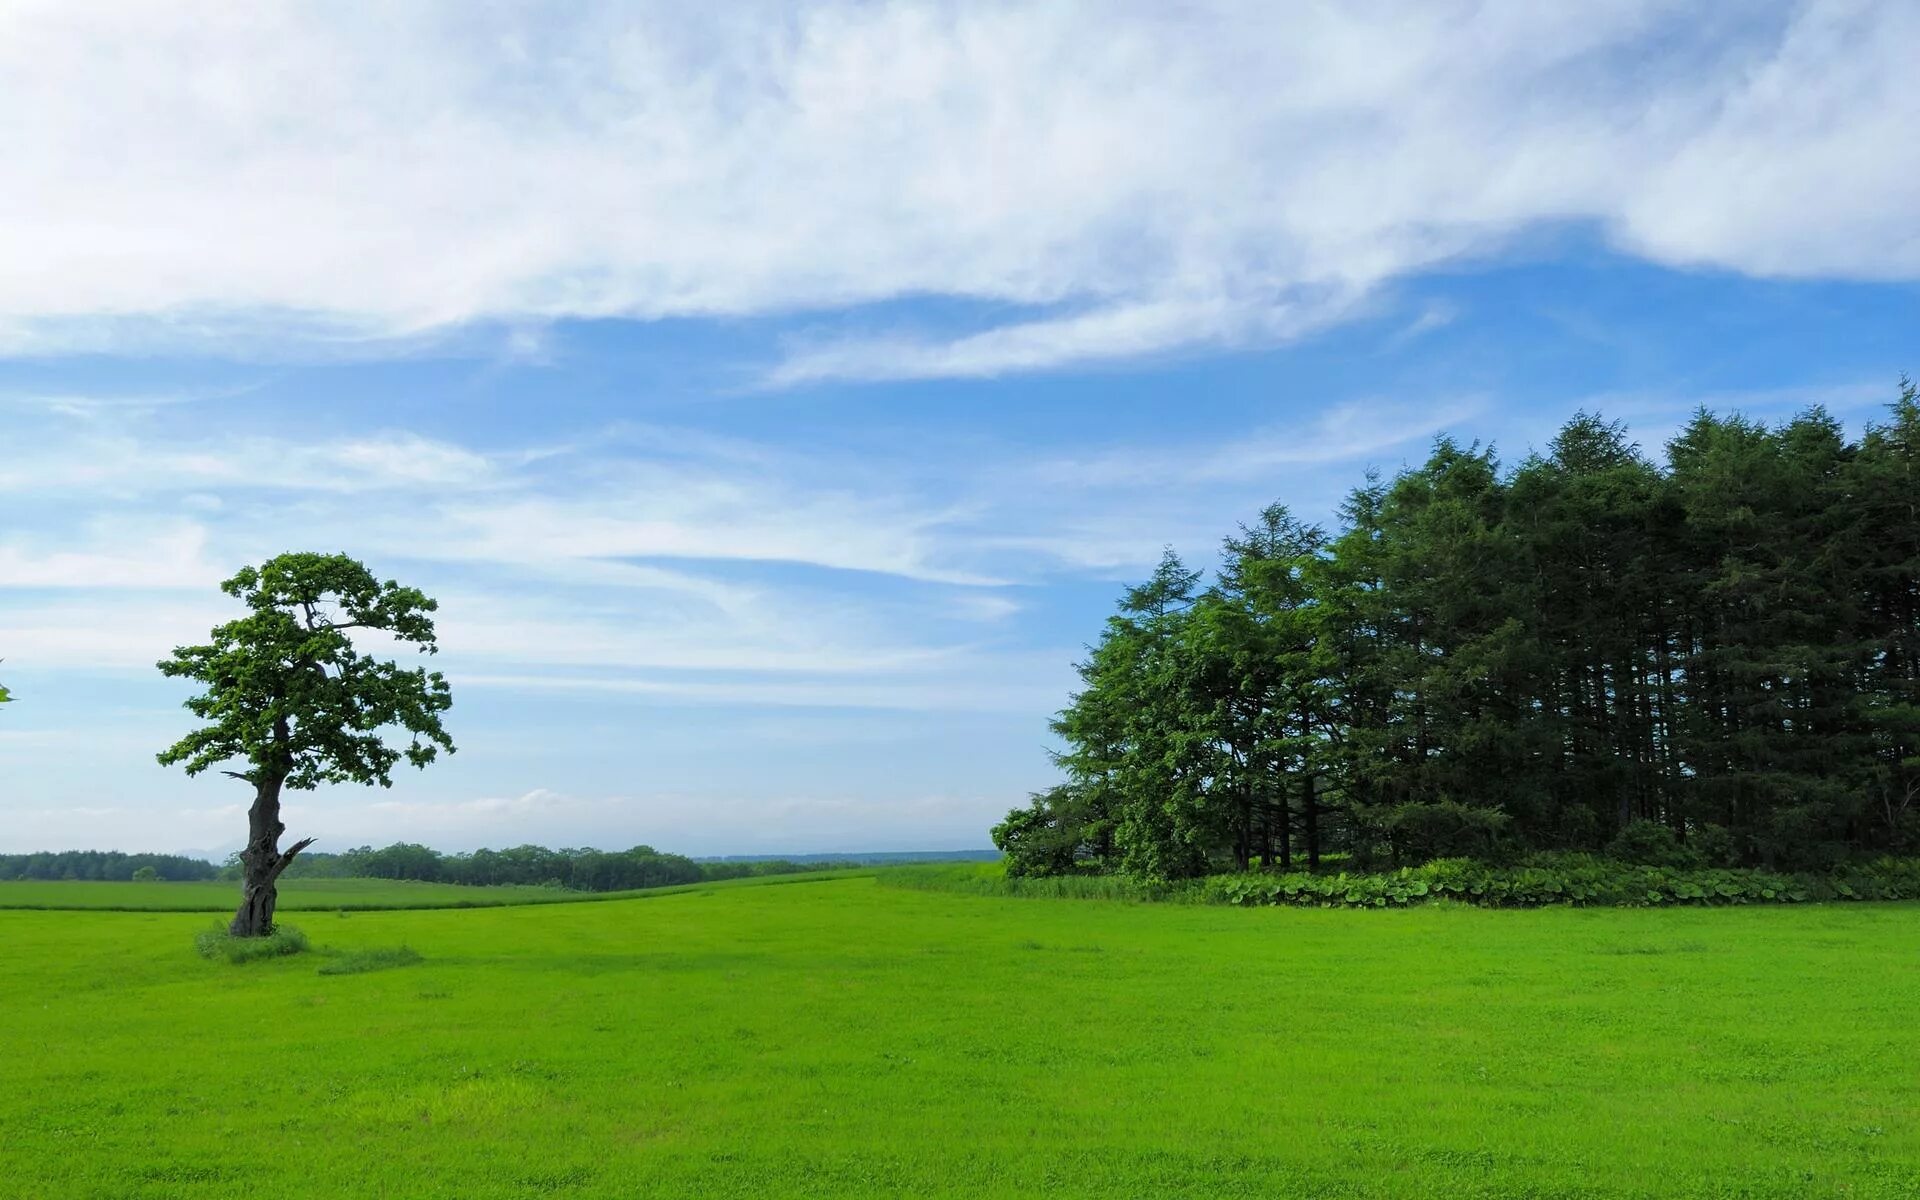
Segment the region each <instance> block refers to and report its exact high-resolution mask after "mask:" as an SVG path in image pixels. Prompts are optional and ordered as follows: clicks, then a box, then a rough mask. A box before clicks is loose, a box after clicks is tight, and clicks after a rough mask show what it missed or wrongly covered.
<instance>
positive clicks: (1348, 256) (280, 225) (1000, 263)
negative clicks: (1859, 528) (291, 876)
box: [0, 0, 1920, 385]
mask: <svg viewBox="0 0 1920 1200" xmlns="http://www.w3.org/2000/svg"><path fill="white" fill-rule="evenodd" d="M1916 41H1920V9H1916V8H1915V7H1914V6H1913V5H1912V4H1909V3H1902V2H1900V0H1879V2H1874V0H1811V2H1809V3H1806V4H1802V5H1796V6H1792V7H1790V8H1788V7H1771V6H1769V7H1765V8H1764V9H1760V10H1755V9H1751V8H1727V7H1724V6H1721V7H1715V6H1706V5H1700V4H1697V3H1684V2H1681V0H1601V2H1598V3H1589V4H1583V5H1579V6H1576V7H1574V8H1572V9H1568V8H1566V7H1565V6H1555V7H1553V8H1552V9H1551V10H1549V9H1548V8H1546V7H1543V6H1540V5H1537V4H1532V3H1519V2H1507V0H1501V2H1497V3H1484V4H1465V3H1457V4H1456V3H1444V4H1432V3H1414V2H1411V0H1409V2H1407V3H1390V4H1385V5H1369V6H1361V7H1355V6H1318V7H1303V6H1281V7H1273V6H1260V5H1241V4H1232V3H1224V2H1219V3H1214V2H1209V3H1203V4H1198V5H1180V6H1165V5H1151V4H1122V5H1119V6H1115V5H1112V4H1091V3H1085V4H1082V3H1065V4H1053V5H1044V6H1026V7H1019V6H1004V5H997V4H952V3H947V2H945V0H908V2H903V3H898V4H889V5H877V6H876V5H868V4H858V3H852V2H842V0H815V2H812V3H808V4H805V5H802V6H800V7H798V8H793V7H791V6H787V5H773V4H771V3H744V4H733V5H724V6H705V7H702V6H689V5H672V4H665V3H659V4H643V5H639V6H633V5H580V6H571V7H568V8H565V9H556V8H553V7H552V6H541V5H533V6H505V7H498V6H495V7H488V8H485V9H476V8H475V7H474V6H472V5H469V4H463V3H455V2H452V0H446V2H443V3H428V4H421V5H412V6H409V7H408V8H407V9H406V10H405V11H404V12H393V11H389V10H383V11H381V12H380V13H379V14H377V15H376V14H375V13H373V12H372V11H370V10H366V9H361V8H356V7H353V6H346V7H342V6H332V7H313V6H301V5H292V4H275V3H266V4H257V5H251V6H249V8H248V14H247V18H246V19H245V20H235V19H233V16H232V13H231V10H230V9H229V8H227V7H225V6H221V5H214V4H207V3H184V4H173V5H167V6H154V7H146V8H136V9H131V10H128V9H120V8H116V9H112V10H107V9H102V8H100V7H98V6H90V5H60V4H46V3H27V4H15V5H11V6H9V7H8V8H7V10H6V11H5V13H4V14H0V77H4V78H5V79H6V80H7V87H6V88H5V89H4V94H0V123H4V124H5V125H6V126H7V127H8V128H10V129H12V130H14V132H15V134H16V135H17V136H15V137H13V138H11V139H10V141H9V144H8V153H7V155H6V156H5V157H4V160H0V259H3V260H4V261H5V262H6V263H7V270H6V271H5V272H4V273H0V353H11V354H17V355H18V354H50V353H62V352H68V351H72V350H76V349H109V350H133V351H148V350H178V349H180V348H183V347H185V348H190V349H199V350H203V351H213V352H217V353H221V354H225V355H229V356H238V357H247V356H253V355H260V354H268V355H273V354H278V355H286V354H306V355H308V356H314V357H337V356H340V355H365V354H381V353H392V352H395V351H396V350H402V351H403V350H405V349H407V348H409V347H417V346H419V345H421V344H423V343H428V342H431V341H433V340H434V339H437V338H445V337H447V336H450V335H457V331H460V330H463V329H471V328H472V327H473V326H474V325H475V323H487V324H491V325H493V326H495V327H497V328H499V329H504V330H505V331H506V332H505V333H504V334H503V335H501V339H502V340H501V345H502V346H503V347H504V349H503V350H502V351H501V352H502V353H503V354H505V355H507V356H509V357H514V358H518V359H520V360H529V359H530V360H536V361H537V360H539V359H540V358H541V357H542V356H544V355H545V354H546V353H547V348H546V347H545V345H544V343H542V341H541V340H540V337H539V334H538V330H539V329H540V328H541V327H542V324H543V323H544V322H546V321H549V320H552V319H556V318H566V317H605V316H622V317H635V318H641V319H652V318H661V317H688V316H691V317H703V316H739V315H759V314H791V313H795V312H818V313H832V312H839V311H842V310H848V309H851V308H853V307H856V306H860V305H869V304H874V303H876V302H884V301H889V300H896V299H901V298H910V297H920V296H943V297H955V298H961V299H965V300H970V301H979V302H983V303H984V304H985V305H987V306H989V307H991V306H1005V307H1007V308H1008V309H1009V310H1010V311H1018V312H1020V313H1021V314H1023V315H1021V316H1018V317H1015V318H1010V319H1009V320H1007V321H1004V322H1001V323H989V324H987V325H985V326H980V325H975V326H973V327H971V328H965V329H955V328H953V327H951V326H949V325H943V324H939V323H933V324H929V325H927V326H926V327H924V328H919V329H915V330H911V331H908V332H906V333H893V334H889V335H886V336H877V335H873V334H862V333H860V332H859V331H857V330H856V331H854V332H851V333H848V334H845V335H843V336H842V337H840V338H839V340H829V341H819V340H814V341H808V342H804V343H797V344H795V345H794V346H793V347H791V349H790V352H789V353H788V354H787V355H786V356H785V357H784V358H783V359H782V360H781V361H779V362H776V363H774V364H773V365H772V366H771V367H770V368H769V370H768V374H767V379H768V380H769V381H771V382H773V383H775V384H782V385H793V384H800V383H807V382H812V381H820V380H829V379H854V380H878V379H900V378H919V377H930V376H988V375H998V374H1006V373H1011V372H1018V371H1029V370H1036V369H1043V368H1048V367H1056V366H1060V365H1063V364H1071V363H1084V362H1092V361H1101V360H1111V359H1118V358H1126V357H1132V356H1137V355H1141V354H1161V353H1167V352H1175V351H1181V350H1186V349H1193V348H1205V347H1218V346H1233V345H1248V344H1265V343H1270V342H1273V341H1276V340H1281V339H1285V338H1289V337H1293V336H1296V335H1298V334H1299V333H1301V332H1302V331H1305V330H1310V329H1314V328H1317V327H1319V326H1321V325H1323V324H1325V323H1326V322H1328V321H1333V320H1338V319H1340V318H1341V317H1342V316H1343V315H1346V314H1348V313H1350V312H1351V311H1352V310H1353V306H1354V305H1355V304H1356V303H1357V302H1359V301H1360V300H1362V299H1364V298H1365V297H1367V296H1368V295H1370V294H1372V293H1374V292H1375V291H1377V289H1379V288H1380V287H1381V285H1383V284H1386V283H1389V282H1391V281H1393V280H1396V279H1399V278H1404V277H1406V276H1407V275H1409V274H1411V273H1415V272H1418V271H1421V270H1423V269H1425V268H1427V267H1430V266H1432V265H1433V264H1436V263H1440V262H1443V261H1447V260H1450V259H1455V258H1458V257H1460V256H1463V255H1479V254H1488V253H1496V252H1498V251H1499V250H1500V249H1501V248H1502V247H1503V246H1505V245H1506V244H1507V243H1508V242H1509V241H1510V240H1511V239H1512V238H1514V237H1515V236H1517V235H1522V234H1525V233H1526V232H1527V231H1528V230H1530V229H1532V228H1535V227H1537V226H1540V225H1542V224H1561V223H1566V222H1577V223H1583V224H1586V225H1588V226H1591V227H1592V228H1595V229H1597V230H1598V231H1600V232H1601V234H1602V235H1603V236H1605V237H1606V238H1608V239H1609V240H1610V241H1611V242H1612V243H1613V244H1615V245H1616V246H1619V247H1622V248H1624V249H1626V250H1628V251H1630V252H1633V253H1637V254H1641V255H1644V256H1646V257H1649V258H1651V259H1654V260H1656V261H1659V262H1664V263H1682V264H1699V265H1707V266H1713V267H1717V268H1725V269H1729V270H1733V271H1741V272H1749V273H1755V274H1765V275H1785V276H1837V277H1847V278H1870V279H1911V278H1914V277H1915V276H1916V275H1920V218H1916V216H1915V214H1916V212H1920V193H1916V186H1917V185H1916V182H1915V181H1916V180H1920V139H1915V138H1913V137H1912V136H1910V134H1911V130H1912V129H1913V128H1915V127H1916V126H1920V91H1917V90H1916V89H1914V88H1913V87H1911V86H1910V85H1909V84H1908V83H1907V78H1908V75H1909V72H1908V71H1907V70H1906V63H1905V57H1904V56H1905V54H1906V48H1907V47H1910V46H1911V45H1913V44H1914V43H1915V42H1916ZM103 64H111V65H110V68H103ZM75 79H87V80H89V81H90V82H89V85H88V86H87V87H85V88H75V87H74V86H73V81H74V80H75ZM209 197H217V198H218V202H209ZM1036 314H1037V315H1036Z"/></svg>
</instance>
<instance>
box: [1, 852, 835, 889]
mask: <svg viewBox="0 0 1920 1200" xmlns="http://www.w3.org/2000/svg"><path fill="white" fill-rule="evenodd" d="M833 865H835V864H833V863H824V862H823V863H811V862H794V861H791V860H788V859H754V860H751V861H735V862H699V861H697V860H695V859H691V858H688V857H686V856H685V855H680V854H669V853H665V852H663V851H659V850H655V849H654V848H653V847H652V846H635V847H633V848H632V849H631V850H618V851H609V850H594V849H591V848H579V849H575V848H568V849H561V850H549V849H547V848H546V847H545V846H513V847H509V848H507V849H505V850H475V851H473V852H471V853H464V854H443V853H441V852H440V851H438V850H434V849H432V848H430V847H427V846H422V845H418V844H415V843H413V842H395V843H394V844H393V845H391V846H383V847H380V848H379V849H375V848H374V847H372V846H356V847H354V848H353V849H351V850H344V851H341V852H339V853H337V854H328V853H323V852H319V851H309V852H307V853H305V854H302V855H301V856H300V857H299V858H298V859H296V860H295V861H294V862H292V863H291V864H289V865H288V867H287V870H286V871H285V873H284V874H283V875H282V878H285V879H302V878H304V879H414V880H421V881H425V882H430V883H459V884H466V885H469V886H473V887H487V886H492V885H495V884H525V885H532V886H546V887H563V888H571V889H573V890H575V891H583V892H618V891H629V890H634V889H638V888H652V887H667V886H669V885H672V884H678V883H709V882H714V881H717V880H722V879H745V878H749V877H752V876H759V875H792V874H796V873H798V872H802V871H819V870H826V869H828V868H830V867H832V866H833ZM244 869H245V868H244V864H242V862H241V861H240V856H239V855H238V854H235V855H233V856H231V857H230V858H229V859H228V860H227V862H226V865H225V866H215V865H214V864H213V863H210V862H207V861H205V860H203V859H198V858H189V857H185V856H182V855H178V854H123V853H121V852H119V851H117V850H60V851H40V852H37V853H34V854H0V880H16V879H35V880H40V879H45V880H65V879H73V880H96V881H117V882H122V883H124V882H126V881H128V880H133V879H136V878H137V879H149V878H152V879H159V880H167V881H177V882H186V881H193V880H207V879H232V880H237V879H240V878H241V877H242V875H243V874H244ZM145 871H151V872H152V874H151V875H148V874H145V873H143V872H145Z"/></svg>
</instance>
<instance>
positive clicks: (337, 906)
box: [0, 867, 874, 913]
mask: <svg viewBox="0 0 1920 1200" xmlns="http://www.w3.org/2000/svg"><path fill="white" fill-rule="evenodd" d="M873 872H874V868H872V867H848V868H845V869H842V870H836V871H815V872H808V873H799V874H793V875H774V876H768V877H766V878H764V879H727V880H719V881H715V882H712V883H688V884H677V885H675V886H673V887H663V888H646V889H644V890H640V891H632V892H570V891H566V890H565V889H562V888H548V887H520V886H515V885H503V886H500V887H462V886H461V885H459V884H454V883H420V882H417V881H415V880H410V879H287V880H282V881H281V883H280V911H281V912H284V913H297V912H314V911H320V912H333V911H339V910H345V911H348V912H378V911H382V910H389V909H402V908H494V907H498V906H501V905H509V904H571V903H579V902H583V901H591V900H631V899H639V898H643V897H647V896H658V895H664V894H667V893H671V892H699V891H706V890H708V889H710V888H725V887H736V886H739V885H741V884H762V883H798V882H808V881H812V880H818V879H831V878H837V877H843V876H844V877H856V876H868V875H872V874H873ZM239 901H240V885H239V884H237V883H231V882H224V881H209V882H205V883H97V882H89V881H59V882H46V881H41V880H8V881H6V882H0V909H10V908H25V909H105V910H108V911H114V912H232V911H233V908H234V906H235V905H236V904H238V903H239Z"/></svg>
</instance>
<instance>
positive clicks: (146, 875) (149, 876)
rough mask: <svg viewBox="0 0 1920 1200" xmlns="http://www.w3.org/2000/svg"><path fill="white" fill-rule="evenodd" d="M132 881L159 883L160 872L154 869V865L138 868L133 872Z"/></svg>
mask: <svg viewBox="0 0 1920 1200" xmlns="http://www.w3.org/2000/svg"><path fill="white" fill-rule="evenodd" d="M130 882H133V883H159V882H160V872H158V871H156V870H154V869H153V868H152V867H141V868H139V869H138V870H136V871H134V873H133V878H132V880H131V881H130Z"/></svg>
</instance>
